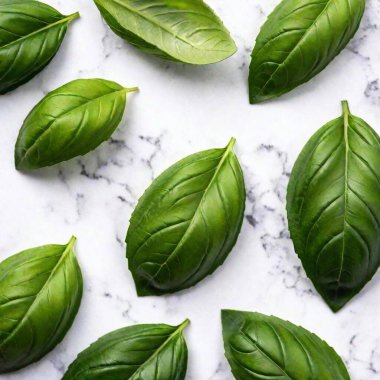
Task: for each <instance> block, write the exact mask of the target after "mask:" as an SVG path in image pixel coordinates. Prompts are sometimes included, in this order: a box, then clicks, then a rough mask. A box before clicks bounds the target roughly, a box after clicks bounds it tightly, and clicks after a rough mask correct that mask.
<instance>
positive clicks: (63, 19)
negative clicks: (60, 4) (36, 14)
mask: <svg viewBox="0 0 380 380" xmlns="http://www.w3.org/2000/svg"><path fill="white" fill-rule="evenodd" d="M76 15H78V14H77V13H74V14H72V15H69V16H65V17H63V18H61V19H60V20H58V21H56V22H53V23H52V24H48V25H46V26H44V27H43V28H40V29H37V30H35V31H34V32H32V33H29V34H27V35H25V36H23V37H21V38H18V39H16V40H14V41H12V42H9V43H8V44H6V45H3V46H0V50H1V49H7V48H9V46H12V45H16V44H18V43H20V42H22V41H24V40H26V39H28V38H30V37H33V36H35V35H37V34H39V33H42V32H44V31H45V30H49V29H50V28H53V27H55V26H57V25H59V24H63V23H65V22H70V21H72V20H73V19H74V18H75V17H77V16H76Z"/></svg>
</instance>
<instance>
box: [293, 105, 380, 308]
mask: <svg viewBox="0 0 380 380" xmlns="http://www.w3.org/2000/svg"><path fill="white" fill-rule="evenodd" d="M379 170H380V138H379V136H378V135H377V134H376V132H375V131H374V130H373V129H372V128H371V127H370V126H369V125H368V124H367V123H366V122H365V121H363V120H362V119H360V118H358V117H356V116H353V115H351V113H350V111H349V109H348V105H347V102H343V115H342V116H341V117H339V118H338V119H335V120H333V121H331V122H330V123H328V124H326V125H325V126H324V127H322V128H321V129H319V130H318V132H317V133H316V134H315V135H314V136H313V137H312V138H311V139H310V140H309V142H308V143H307V144H306V146H305V148H304V149H303V151H302V153H301V154H300V156H299V158H298V159H297V162H296V164H295V165H294V168H293V171H292V175H291V178H290V182H289V187H288V195H287V210H288V220H289V228H290V233H291V237H292V239H293V243H294V246H295V250H296V252H297V254H298V256H299V257H300V259H301V261H302V264H303V266H304V268H305V270H306V273H307V275H308V276H309V278H310V279H311V280H312V281H313V283H314V285H315V287H316V289H317V290H318V292H319V293H320V294H321V295H322V297H323V298H324V299H325V301H326V302H327V303H328V304H329V306H330V307H331V309H332V310H334V311H337V310H339V309H340V308H342V307H343V306H344V305H345V304H346V303H347V302H348V301H349V300H350V299H351V298H352V297H353V296H355V295H356V294H357V293H358V292H359V291H360V290H361V289H362V288H363V287H364V285H365V284H366V283H367V282H368V281H369V280H370V279H371V278H372V276H373V275H374V274H375V272H376V271H377V269H378V267H379V265H380V171H379Z"/></svg>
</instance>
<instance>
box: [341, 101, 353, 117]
mask: <svg viewBox="0 0 380 380" xmlns="http://www.w3.org/2000/svg"><path fill="white" fill-rule="evenodd" d="M342 109H343V115H350V114H351V112H350V107H349V105H348V101H347V100H342Z"/></svg>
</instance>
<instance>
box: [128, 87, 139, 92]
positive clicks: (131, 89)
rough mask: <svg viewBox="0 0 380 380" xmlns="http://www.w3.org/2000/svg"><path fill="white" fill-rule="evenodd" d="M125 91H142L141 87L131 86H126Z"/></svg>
mask: <svg viewBox="0 0 380 380" xmlns="http://www.w3.org/2000/svg"><path fill="white" fill-rule="evenodd" d="M125 91H126V92H136V91H140V89H139V88H138V87H131V88H125Z"/></svg>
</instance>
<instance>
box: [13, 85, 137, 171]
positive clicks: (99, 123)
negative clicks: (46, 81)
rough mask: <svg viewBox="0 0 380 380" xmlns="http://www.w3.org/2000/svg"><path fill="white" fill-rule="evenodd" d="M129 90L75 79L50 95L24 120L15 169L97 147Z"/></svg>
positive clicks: (115, 121)
mask: <svg viewBox="0 0 380 380" xmlns="http://www.w3.org/2000/svg"><path fill="white" fill-rule="evenodd" d="M131 91H136V88H131V89H128V88H124V87H122V86H120V85H119V84H117V83H115V82H111V81H107V80H104V79H78V80H75V81H73V82H69V83H67V84H65V85H64V86H62V87H59V88H57V89H56V90H54V91H52V92H50V93H49V94H48V95H46V96H45V98H43V99H42V100H41V101H40V102H39V103H38V104H37V105H36V106H35V107H34V109H33V110H32V111H31V112H30V113H29V115H28V116H27V118H26V119H25V121H24V124H23V126H22V128H21V130H20V133H19V136H18V139H17V142H16V148H15V161H16V168H17V169H19V170H28V169H38V168H42V167H45V166H50V165H54V164H57V163H59V162H62V161H66V160H69V159H71V158H73V157H76V156H80V155H84V154H86V153H88V152H90V151H91V150H93V149H95V148H96V147H98V146H99V145H100V144H101V143H102V142H104V141H106V140H108V139H109V138H110V136H111V135H112V133H113V132H114V131H115V129H116V128H117V126H118V125H119V123H120V121H121V119H122V117H123V114H124V109H125V105H126V95H127V93H128V92H131Z"/></svg>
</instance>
